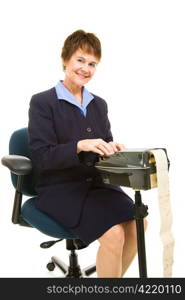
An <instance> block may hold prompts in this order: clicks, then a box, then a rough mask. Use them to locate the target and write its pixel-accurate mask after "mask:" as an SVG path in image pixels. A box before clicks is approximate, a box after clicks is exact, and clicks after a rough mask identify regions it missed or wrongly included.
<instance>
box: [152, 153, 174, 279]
mask: <svg viewBox="0 0 185 300" xmlns="http://www.w3.org/2000/svg"><path fill="white" fill-rule="evenodd" d="M150 152H151V153H152V154H153V155H154V157H155V161H156V173H157V186H158V198H159V211H160V222H161V224H160V236H161V240H162V243H163V276H164V277H171V276H172V265H173V255H174V244H175V241H174V237H173V235H172V232H171V227H172V211H171V203H170V190H169V176H168V161H167V157H166V153H165V151H164V150H163V149H156V150H150Z"/></svg>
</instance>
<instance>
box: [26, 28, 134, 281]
mask: <svg viewBox="0 0 185 300" xmlns="http://www.w3.org/2000/svg"><path fill="white" fill-rule="evenodd" d="M61 57H62V61H63V69H64V73H65V77H64V80H63V81H59V82H58V84H57V85H56V86H55V87H53V88H51V89H49V90H47V91H44V92H41V93H38V94H36V95H34V96H33V97H32V99H31V102H30V110H29V126H28V129H29V147H30V152H31V155H32V160H33V162H34V165H35V166H36V167H37V171H38V174H39V181H38V184H37V194H38V197H37V208H38V209H40V210H41V211H43V212H45V213H47V214H48V215H49V216H51V217H52V218H53V219H55V220H56V221H58V222H59V223H61V224H62V225H63V226H64V227H65V228H67V229H68V230H69V231H70V232H72V233H73V234H75V235H76V236H78V237H79V238H80V239H81V240H83V241H84V242H85V243H86V244H90V243H91V242H93V241H95V240H98V241H99V243H100V247H99V250H98V253H97V262H96V270H97V275H98V277H121V276H122V275H123V274H124V273H125V271H126V269H127V268H128V266H129V265H130V263H131V261H132V259H133V258H134V256H135V253H136V240H137V238H136V228H135V221H134V216H133V213H134V211H133V207H134V204H133V201H132V199H130V198H129V196H128V195H127V194H126V193H125V192H124V191H123V190H122V189H121V188H120V187H116V186H113V185H107V184H105V183H103V181H102V179H101V176H100V174H99V172H98V170H97V169H96V168H95V163H96V162H97V161H98V158H99V155H100V156H110V155H112V154H114V153H115V152H117V151H119V150H123V149H124V146H123V145H122V144H120V143H116V142H114V141H113V137H112V133H111V130H110V122H109V119H108V115H107V104H106V102H105V100H103V99H102V98H100V97H98V96H96V95H95V94H93V93H90V92H89V91H88V90H87V89H86V88H85V84H86V83H87V82H88V81H89V80H90V79H92V77H93V75H94V73H95V70H96V65H97V64H98V63H99V61H100V58H101V44H100V41H99V39H98V38H97V37H96V36H95V35H94V34H93V33H86V32H85V31H83V30H77V31H75V32H73V33H72V34H71V35H70V36H69V37H68V38H67V39H66V41H65V42H64V46H63V48H62V54H61Z"/></svg>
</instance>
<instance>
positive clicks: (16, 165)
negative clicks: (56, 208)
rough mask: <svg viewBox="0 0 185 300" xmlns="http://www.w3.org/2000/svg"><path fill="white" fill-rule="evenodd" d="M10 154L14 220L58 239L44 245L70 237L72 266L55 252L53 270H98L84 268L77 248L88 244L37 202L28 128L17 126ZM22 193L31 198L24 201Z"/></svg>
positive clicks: (66, 273) (68, 246) (88, 272)
mask: <svg viewBox="0 0 185 300" xmlns="http://www.w3.org/2000/svg"><path fill="white" fill-rule="evenodd" d="M9 154H10V155H7V156H4V157H3V158H2V164H3V165H4V166H6V167H8V168H9V170H10V171H11V179H12V183H13V186H14V187H15V198H14V205H13V212H12V222H13V223H14V224H19V225H21V226H29V227H33V228H36V229H38V230H39V231H41V232H42V233H44V234H46V235H48V236H51V237H54V238H57V239H58V240H53V241H48V242H44V243H42V244H41V245H40V247H41V248H49V247H51V246H52V245H54V244H55V243H56V242H59V241H62V240H64V239H65V240H66V249H67V250H70V255H69V266H67V265H66V264H65V263H64V262H62V261H60V260H59V259H58V258H57V257H55V256H53V257H51V261H50V262H49V263H48V264H47V266H46V267H47V269H48V270H49V271H53V270H54V268H55V266H58V267H59V268H60V270H61V271H62V272H63V273H64V276H65V277H75V278H79V277H84V276H89V275H91V274H92V273H94V272H95V271H96V266H95V265H91V266H89V267H87V268H85V269H83V270H81V268H80V266H79V264H78V256H77V254H76V252H75V250H80V249H83V248H85V247H87V246H88V245H86V244H85V243H84V242H83V241H81V240H80V239H79V238H78V237H77V236H75V235H73V234H72V233H70V232H68V231H67V229H65V228H64V227H63V226H61V224H59V223H57V222H56V221H54V220H53V219H52V218H50V217H49V216H48V215H46V214H44V213H43V212H41V211H40V210H38V209H37V208H36V206H35V203H36V199H37V195H36V192H35V185H36V182H37V173H36V170H35V169H34V168H33V165H32V162H31V160H30V153H29V149H28V130H27V128H23V129H20V130H17V131H15V132H14V133H13V134H12V136H11V138H10V143H9ZM22 195H25V196H29V197H31V198H30V199H28V200H26V201H25V202H24V203H23V204H22Z"/></svg>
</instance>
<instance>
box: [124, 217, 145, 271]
mask: <svg viewBox="0 0 185 300" xmlns="http://www.w3.org/2000/svg"><path fill="white" fill-rule="evenodd" d="M143 221H144V229H145V230H146V227H147V220H146V219H144V220H143ZM121 225H122V226H123V228H124V232H125V243H124V246H123V254H122V255H123V256H122V273H121V277H122V276H123V275H124V274H125V272H126V270H127V269H128V267H129V266H130V264H131V262H132V260H133V259H134V257H135V255H136V252H137V231H136V222H135V220H132V221H128V222H124V223H122V224H121Z"/></svg>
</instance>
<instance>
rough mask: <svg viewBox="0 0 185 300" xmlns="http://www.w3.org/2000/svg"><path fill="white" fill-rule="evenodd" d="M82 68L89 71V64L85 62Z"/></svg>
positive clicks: (86, 71)
mask: <svg viewBox="0 0 185 300" xmlns="http://www.w3.org/2000/svg"><path fill="white" fill-rule="evenodd" d="M82 70H83V72H85V73H89V66H88V65H86V64H84V65H83V66H82Z"/></svg>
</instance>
